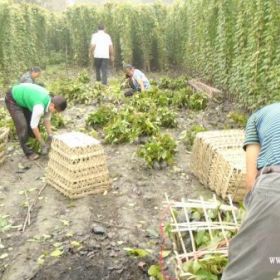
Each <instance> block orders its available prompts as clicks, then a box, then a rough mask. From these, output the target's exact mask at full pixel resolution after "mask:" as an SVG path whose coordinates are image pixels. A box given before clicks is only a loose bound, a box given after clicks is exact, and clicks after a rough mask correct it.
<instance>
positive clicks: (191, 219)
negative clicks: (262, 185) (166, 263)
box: [166, 195, 244, 280]
mask: <svg viewBox="0 0 280 280" xmlns="http://www.w3.org/2000/svg"><path fill="white" fill-rule="evenodd" d="M228 199H229V204H222V203H221V202H219V201H218V200H217V199H216V196H215V195H214V196H213V198H212V199H211V200H208V201H206V200H204V199H203V198H202V197H200V199H196V200H194V199H187V200H185V199H182V200H181V201H179V202H176V201H170V200H169V198H168V197H167V196H166V203H167V205H168V208H169V211H170V215H171V223H170V224H169V225H168V226H167V227H166V228H168V232H169V234H170V237H171V238H172V241H173V249H174V259H175V266H176V269H175V271H176V275H177V279H180V280H189V279H199V280H202V279H205V280H206V279H207V280H218V279H219V277H220V276H221V274H222V271H223V268H224V267H225V265H226V264H227V255H228V246H229V240H230V239H231V238H232V237H233V236H234V235H235V234H236V233H237V231H238V229H239V227H240V222H241V220H242V218H243V213H244V212H243V211H242V210H240V209H238V208H237V207H235V206H234V205H233V203H232V199H231V197H228Z"/></svg>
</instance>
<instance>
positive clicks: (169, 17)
mask: <svg viewBox="0 0 280 280" xmlns="http://www.w3.org/2000/svg"><path fill="white" fill-rule="evenodd" d="M279 3H280V2H279V1H278V0H256V1H247V0H189V1H184V0H177V1H174V3H173V4H172V5H164V4H161V3H160V2H157V3H155V4H148V5H133V4H131V3H118V2H117V1H115V2H108V3H107V4H105V5H104V6H73V7H71V8H69V9H68V10H66V11H65V12H64V13H63V14H55V13H52V12H50V11H47V10H45V9H42V8H40V7H38V6H34V5H27V4H13V3H11V2H10V1H9V0H0V26H1V29H0V71H1V73H0V79H2V80H3V79H4V80H7V81H10V80H11V79H12V80H13V79H15V77H18V75H19V74H20V73H21V72H22V71H24V70H25V69H26V68H28V67H30V66H31V65H41V66H45V65H47V64H56V63H60V62H67V63H68V64H75V65H80V66H88V65H89V64H90V63H91V62H90V61H89V58H88V47H89V43H90V38H91V34H92V33H94V32H95V31H96V28H97V25H98V23H99V22H102V23H104V24H105V26H106V30H107V32H108V33H110V35H111V37H112V39H113V43H114V47H115V57H116V63H115V66H116V67H121V65H122V63H123V62H126V63H133V64H134V65H136V66H137V67H139V68H142V69H145V70H146V71H150V70H152V71H165V70H167V69H171V70H174V69H175V70H181V71H182V70H187V71H189V72H191V73H193V74H194V75H196V76H198V77H200V78H202V79H205V80H207V81H209V82H210V83H212V84H214V85H216V86H217V87H220V88H222V89H224V90H225V91H227V92H228V93H229V95H228V96H232V97H234V98H236V99H238V100H239V101H240V104H242V105H243V106H247V107H248V108H249V109H254V108H257V107H259V106H260V105H262V104H265V103H268V102H272V101H275V100H278V95H279V84H280V49H279V45H280V4H279ZM0 81H1V80H0Z"/></svg>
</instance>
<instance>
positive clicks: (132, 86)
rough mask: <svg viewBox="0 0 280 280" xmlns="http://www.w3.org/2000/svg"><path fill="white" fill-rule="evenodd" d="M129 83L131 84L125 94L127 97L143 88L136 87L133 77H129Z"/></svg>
mask: <svg viewBox="0 0 280 280" xmlns="http://www.w3.org/2000/svg"><path fill="white" fill-rule="evenodd" d="M128 85H129V89H126V90H125V92H124V96H126V97H128V96H132V95H134V94H135V93H136V92H140V91H141V90H139V89H136V88H135V86H134V84H133V81H132V79H131V78H128Z"/></svg>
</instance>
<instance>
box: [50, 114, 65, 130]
mask: <svg viewBox="0 0 280 280" xmlns="http://www.w3.org/2000/svg"><path fill="white" fill-rule="evenodd" d="M51 124H52V127H53V128H54V129H59V128H63V127H65V123H64V120H63V117H62V116H61V114H59V113H54V114H52V118H51Z"/></svg>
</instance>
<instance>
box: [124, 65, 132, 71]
mask: <svg viewBox="0 0 280 280" xmlns="http://www.w3.org/2000/svg"><path fill="white" fill-rule="evenodd" d="M133 68H134V67H133V66H132V65H131V64H124V65H123V70H126V69H133Z"/></svg>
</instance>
